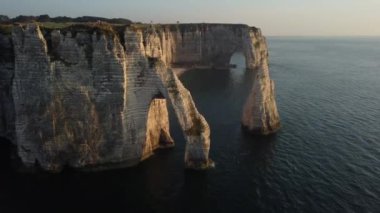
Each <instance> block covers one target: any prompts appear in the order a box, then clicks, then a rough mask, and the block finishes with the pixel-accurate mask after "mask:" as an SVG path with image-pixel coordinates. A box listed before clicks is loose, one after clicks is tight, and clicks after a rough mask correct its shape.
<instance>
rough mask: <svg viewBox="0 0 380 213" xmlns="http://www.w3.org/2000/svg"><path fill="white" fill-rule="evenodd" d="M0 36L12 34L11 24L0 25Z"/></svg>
mask: <svg viewBox="0 0 380 213" xmlns="http://www.w3.org/2000/svg"><path fill="white" fill-rule="evenodd" d="M0 34H4V35H10V34H12V25H11V24H0Z"/></svg>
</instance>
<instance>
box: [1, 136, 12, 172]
mask: <svg viewBox="0 0 380 213" xmlns="http://www.w3.org/2000/svg"><path fill="white" fill-rule="evenodd" d="M12 147H13V145H12V143H11V141H9V140H7V139H5V138H0V171H4V170H6V171H8V170H10V169H11V152H12Z"/></svg>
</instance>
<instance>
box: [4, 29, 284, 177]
mask: <svg viewBox="0 0 380 213" xmlns="http://www.w3.org/2000/svg"><path fill="white" fill-rule="evenodd" d="M0 47H1V50H2V51H1V52H0V74H1V75H0V82H1V84H0V101H1V102H0V137H6V138H8V139H9V140H11V141H12V143H13V144H14V145H15V147H16V148H17V153H16V155H17V157H18V159H19V160H20V161H21V162H22V164H23V165H24V166H25V167H26V168H37V167H38V168H41V169H43V170H47V171H52V172H59V171H61V170H62V169H63V168H64V167H71V168H77V169H82V170H86V169H91V170H94V169H95V170H98V169H110V168H115V167H128V166H133V165H136V164H138V163H139V162H141V161H142V160H144V159H146V158H148V157H149V156H151V155H152V154H153V153H154V150H155V149H157V148H167V147H173V146H174V141H173V139H172V138H171V136H170V129H169V119H168V110H167V104H168V102H170V105H171V106H172V107H173V109H174V112H175V115H176V117H177V118H178V120H179V124H180V126H181V128H182V131H183V132H184V136H185V138H184V142H185V143H186V150H185V154H184V156H185V157H184V158H185V159H184V160H185V167H187V168H192V169H206V168H210V167H213V166H214V164H213V162H212V160H211V159H210V157H209V150H210V128H209V125H208V123H207V121H206V120H205V118H204V117H203V116H202V115H201V114H200V113H199V112H198V110H197V108H196V106H195V103H194V101H193V99H192V97H191V94H190V92H189V91H188V90H187V89H186V88H185V87H184V86H183V85H182V83H181V81H180V80H179V79H178V77H177V76H176V74H175V73H174V72H173V71H172V68H176V67H179V68H183V69H188V68H193V67H202V68H218V69H229V67H230V65H229V59H230V57H231V56H232V54H233V53H234V52H236V51H242V52H243V53H244V54H245V57H246V65H247V68H249V69H257V70H258V74H257V76H256V80H255V83H254V86H253V88H252V92H251V95H250V96H249V98H248V101H247V103H246V105H245V108H244V115H243V119H242V124H243V126H245V127H246V128H247V129H248V130H250V131H251V132H254V133H260V134H268V133H272V132H274V131H275V130H277V129H278V127H279V116H278V112H277V108H276V103H275V99H274V84H273V82H272V81H271V80H270V78H269V69H268V50H267V46H266V43H265V39H264V37H263V36H262V35H261V33H260V31H259V30H258V29H257V28H254V27H248V26H247V25H232V24H184V25H157V26H155V25H152V26H144V27H142V28H140V27H134V26H130V27H126V28H125V29H120V28H117V27H115V26H111V25H108V24H104V23H97V24H93V25H73V26H70V27H67V28H62V29H60V30H49V29H45V28H40V27H39V26H38V25H36V24H28V25H25V26H15V27H13V30H12V34H11V35H10V34H4V33H3V32H0Z"/></svg>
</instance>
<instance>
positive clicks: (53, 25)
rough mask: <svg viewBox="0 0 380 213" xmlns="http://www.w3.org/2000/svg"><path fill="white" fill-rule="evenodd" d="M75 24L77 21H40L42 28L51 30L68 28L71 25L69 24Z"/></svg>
mask: <svg viewBox="0 0 380 213" xmlns="http://www.w3.org/2000/svg"><path fill="white" fill-rule="evenodd" d="M73 24H75V23H73V22H66V23H57V22H38V25H39V26H40V27H41V28H45V29H51V30H55V29H62V28H66V27H69V26H71V25H73Z"/></svg>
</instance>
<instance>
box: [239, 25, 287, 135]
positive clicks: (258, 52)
mask: <svg viewBox="0 0 380 213" xmlns="http://www.w3.org/2000/svg"><path fill="white" fill-rule="evenodd" d="M249 37H250V38H251V40H252V41H253V42H251V44H250V45H253V46H254V48H251V50H254V55H255V56H256V57H255V59H256V60H255V62H252V63H253V66H252V67H257V69H256V71H257V74H256V76H255V79H254V83H253V87H252V89H251V93H250V95H249V96H248V99H247V101H246V103H245V105H244V109H243V116H242V126H243V128H245V129H246V130H248V131H249V132H251V133H253V134H262V135H268V134H271V133H274V132H276V131H277V130H278V129H279V128H280V116H279V114H278V111H277V106H276V100H275V90H274V82H273V80H271V79H270V77H269V65H268V47H267V43H266V39H265V38H264V37H263V36H262V35H261V32H260V30H257V31H253V32H250V35H249Z"/></svg>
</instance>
